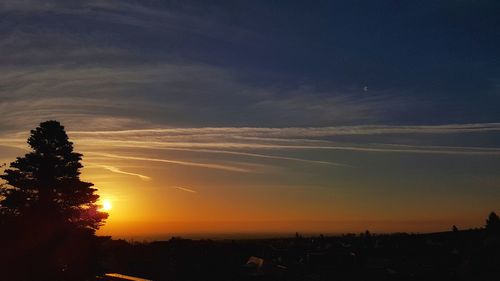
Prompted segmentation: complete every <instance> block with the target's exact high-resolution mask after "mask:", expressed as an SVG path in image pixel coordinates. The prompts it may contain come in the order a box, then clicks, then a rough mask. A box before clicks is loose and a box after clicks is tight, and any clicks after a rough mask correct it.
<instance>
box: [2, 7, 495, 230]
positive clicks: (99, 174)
mask: <svg viewBox="0 0 500 281" xmlns="http://www.w3.org/2000/svg"><path fill="white" fill-rule="evenodd" d="M209 2H210V3H209ZM409 2H412V3H409ZM499 15H500V2H499V1H494V0H491V1H456V0H455V1H451V0H450V1H394V0H391V1H312V2H311V1H154V0H152V1H129V0H124V1H118V0H117V1H65V0H59V1H43V0H42V1H35V0H25V1H20V0H3V1H1V3H0V163H7V164H8V163H10V162H12V161H13V160H15V157H17V156H21V155H23V154H24V153H26V151H27V148H28V147H27V144H26V139H27V138H28V136H29V130H30V129H33V128H35V127H36V126H37V125H38V124H39V123H40V122H42V121H45V120H50V119H55V120H58V121H60V122H61V123H62V124H63V125H64V126H65V128H66V130H67V131H68V134H69V137H70V140H72V141H73V142H74V144H75V150H76V151H77V152H80V153H82V154H83V155H84V158H83V164H84V166H85V168H84V169H83V170H82V178H83V179H84V180H86V181H90V182H93V183H94V184H95V185H96V187H97V188H98V189H99V194H100V195H101V198H102V199H103V200H108V202H110V204H111V205H112V208H111V209H110V210H109V213H110V217H109V219H108V222H107V224H106V226H104V227H103V228H102V229H101V230H100V231H99V234H103V235H113V236H114V237H121V238H134V239H160V238H166V237H169V236H170V235H179V234H182V235H201V236H202V235H212V234H214V233H219V234H221V233H226V234H227V233H295V232H296V231H298V232H304V233H342V232H351V231H352V232H359V231H364V230H365V229H370V230H371V231H373V232H393V231H408V232H428V231H441V230H449V229H451V226H452V225H454V224H455V225H457V226H458V227H459V228H468V227H479V226H482V225H483V224H484V219H485V218H486V216H487V214H488V213H489V212H491V211H497V212H498V211H500V209H498V208H499V206H500V51H499V50H500V16H499Z"/></svg>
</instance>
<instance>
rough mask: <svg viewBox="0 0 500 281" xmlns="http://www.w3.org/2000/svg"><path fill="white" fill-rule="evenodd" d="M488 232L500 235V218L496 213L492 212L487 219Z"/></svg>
mask: <svg viewBox="0 0 500 281" xmlns="http://www.w3.org/2000/svg"><path fill="white" fill-rule="evenodd" d="M486 230H489V231H491V232H494V233H500V218H498V215H497V214H496V213H495V212H491V213H490V215H489V216H488V219H486Z"/></svg>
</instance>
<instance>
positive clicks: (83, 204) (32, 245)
mask: <svg viewBox="0 0 500 281" xmlns="http://www.w3.org/2000/svg"><path fill="white" fill-rule="evenodd" d="M28 144H29V145H30V147H31V148H32V151H31V152H29V153H27V154H26V155H25V156H23V157H18V158H17V159H16V161H14V162H12V163H11V164H10V168H9V169H7V170H5V172H4V174H3V175H0V178H2V179H3V180H5V182H6V184H4V185H2V186H0V200H1V201H0V226H1V233H0V239H1V243H2V253H1V254H0V272H2V276H3V277H5V278H7V279H8V280H88V279H91V278H92V277H93V276H95V274H96V272H95V271H96V269H97V267H96V262H97V261H96V259H95V258H94V255H95V254H96V252H95V250H96V249H95V248H96V246H97V240H96V237H95V231H96V230H97V229H98V228H99V227H100V226H101V225H102V224H103V222H104V220H105V219H106V218H107V216H108V215H107V214H106V213H103V212H100V211H99V210H98V205H97V204H96V201H97V200H98V199H99V196H98V195H97V194H96V193H95V192H96V189H95V188H92V186H93V184H92V183H88V182H83V181H81V180H80V169H81V168H82V167H83V166H82V164H81V163H80V161H81V159H82V154H79V153H76V152H73V143H72V142H70V141H69V140H68V136H67V134H66V132H65V130H64V127H63V126H61V124H60V123H59V122H57V121H46V122H43V123H41V124H40V126H39V127H37V128H36V129H34V130H32V131H31V136H30V137H29V138H28ZM7 276H8V277H7Z"/></svg>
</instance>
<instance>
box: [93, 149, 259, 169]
mask: <svg viewBox="0 0 500 281" xmlns="http://www.w3.org/2000/svg"><path fill="white" fill-rule="evenodd" d="M87 154H88V155H91V156H92V155H97V156H102V157H106V158H114V159H124V160H136V161H149V162H161V163H168V164H176V165H183V166H192V167H201V168H209V169H218V170H225V171H230V172H243V173H247V172H250V170H248V169H245V168H239V167H235V166H228V165H219V164H212V163H197V162H189V161H179V160H169V159H158V158H149V157H136V156H126V155H117V154H111V153H97V152H87Z"/></svg>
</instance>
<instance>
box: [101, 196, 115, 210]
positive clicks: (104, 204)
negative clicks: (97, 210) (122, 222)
mask: <svg viewBox="0 0 500 281" xmlns="http://www.w3.org/2000/svg"><path fill="white" fill-rule="evenodd" d="M111 208H113V205H112V204H111V201H110V200H109V199H104V200H102V207H101V211H105V212H106V211H109V210H111Z"/></svg>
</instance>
